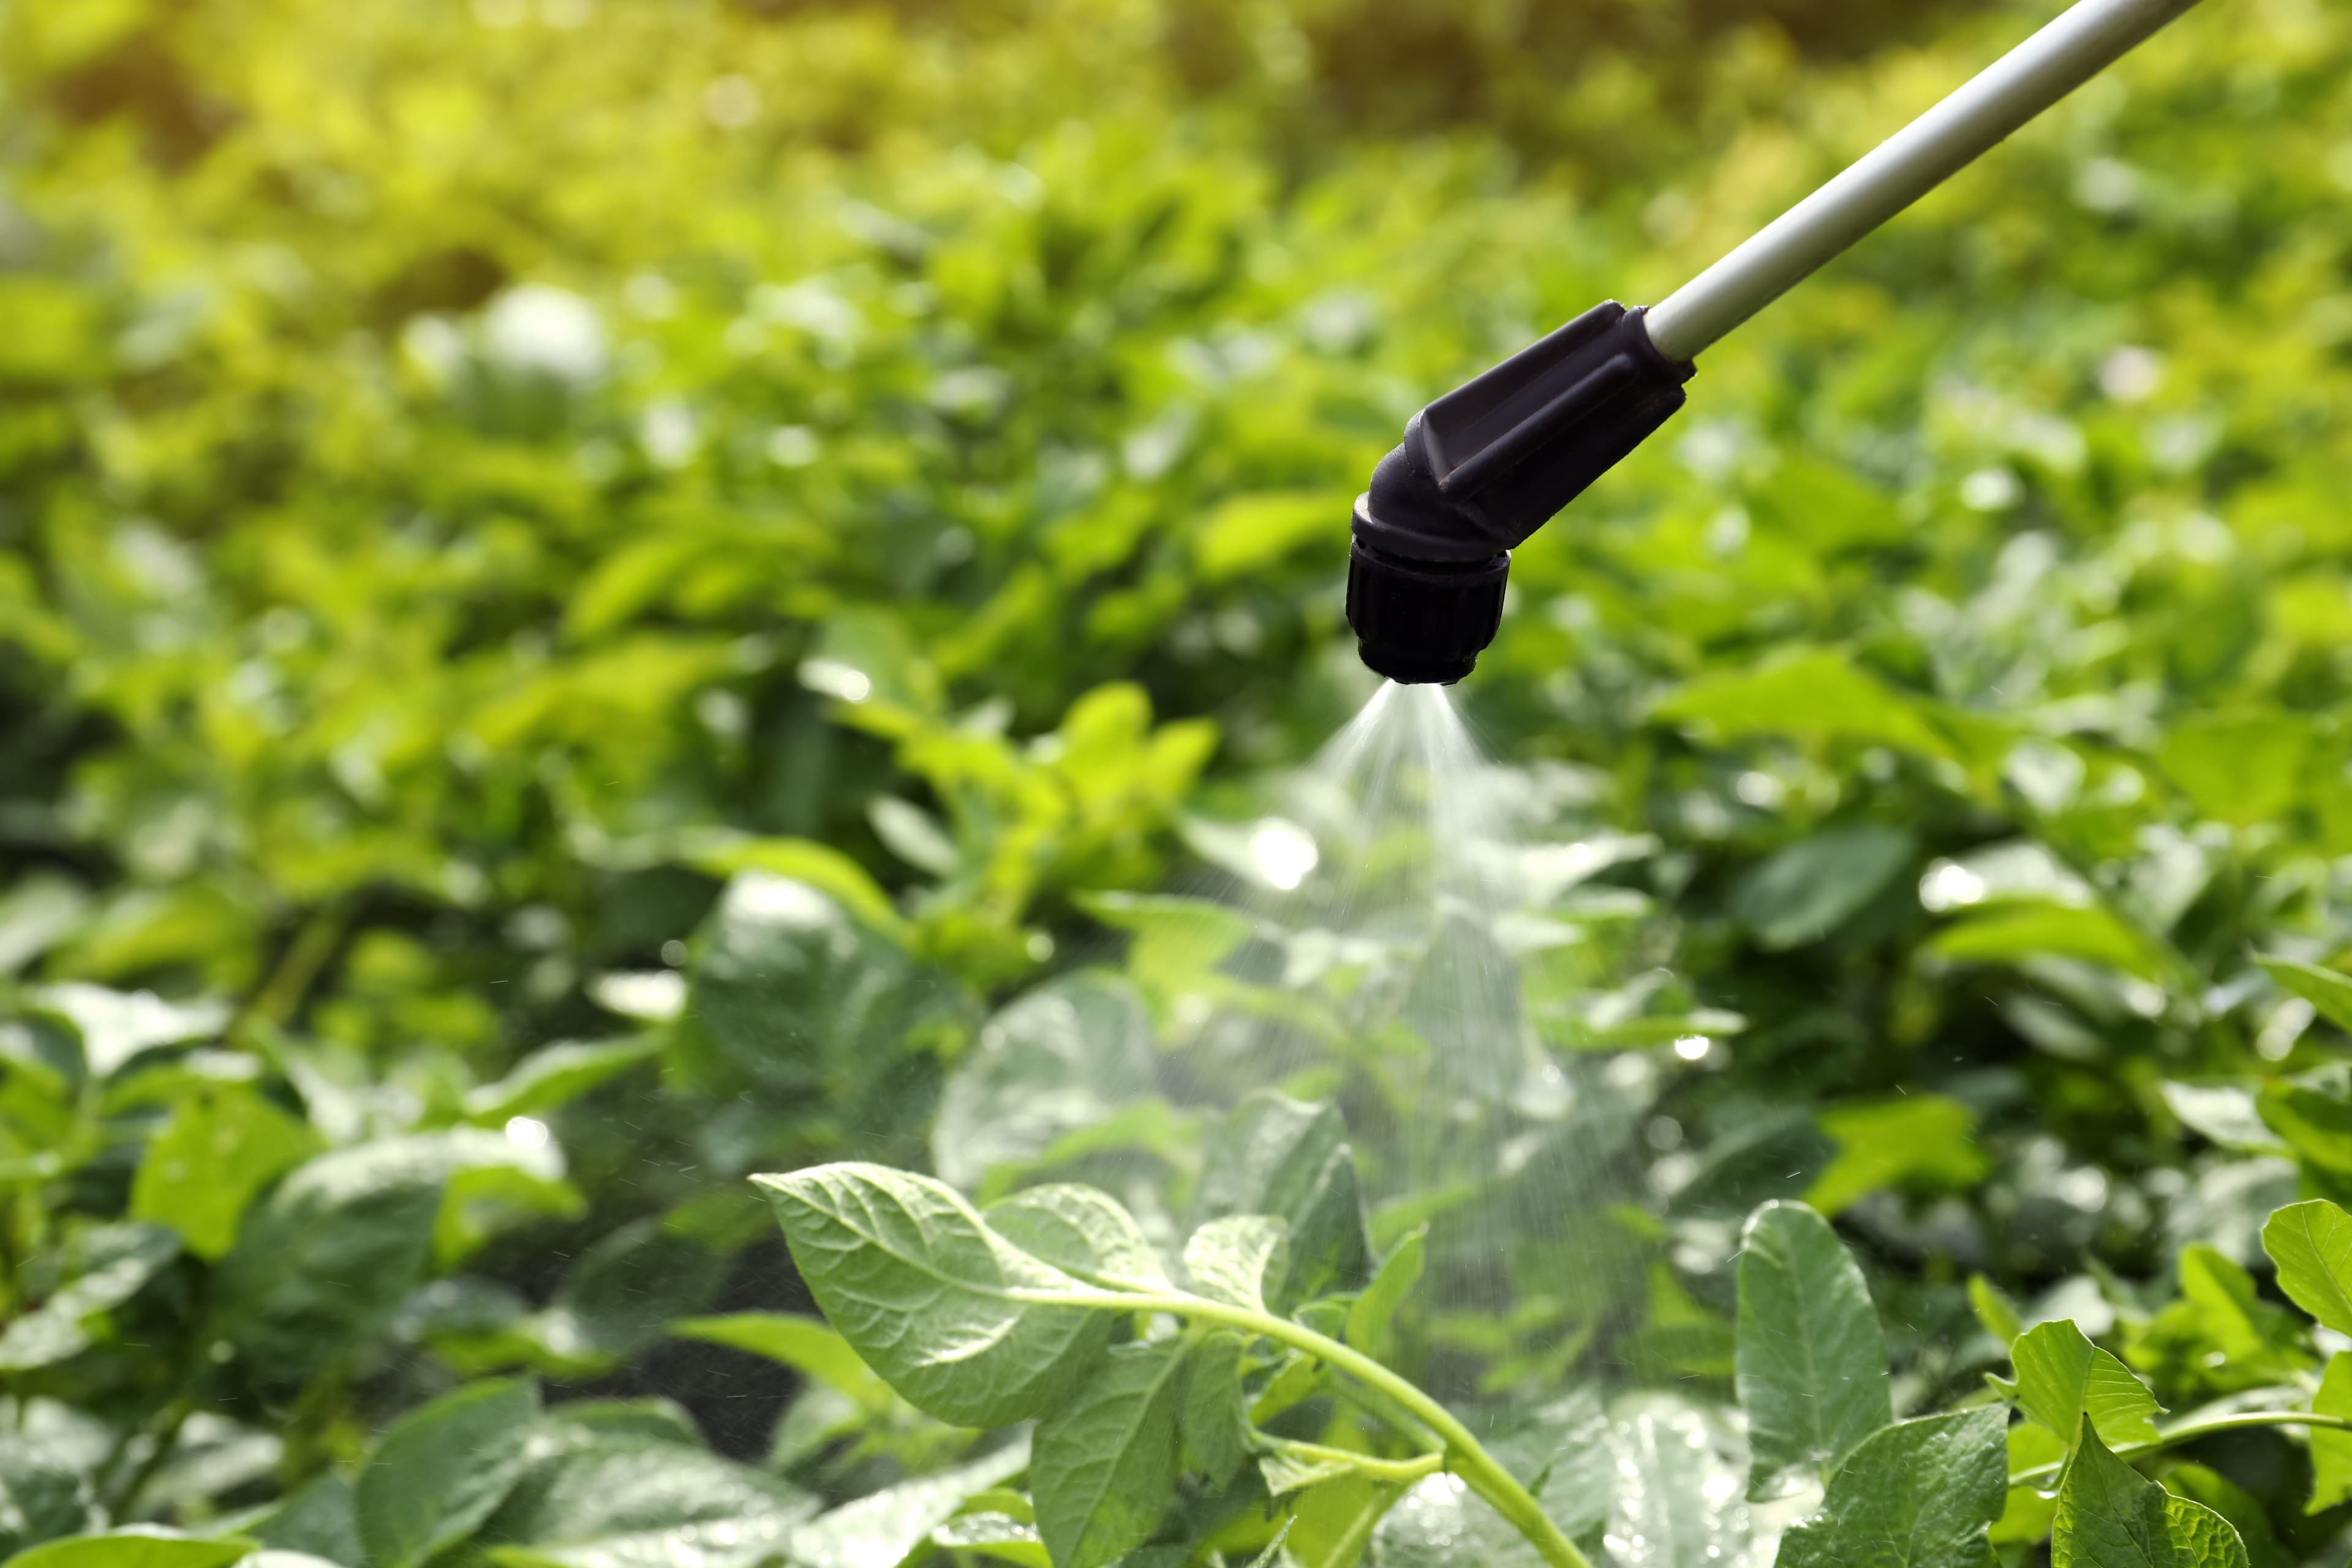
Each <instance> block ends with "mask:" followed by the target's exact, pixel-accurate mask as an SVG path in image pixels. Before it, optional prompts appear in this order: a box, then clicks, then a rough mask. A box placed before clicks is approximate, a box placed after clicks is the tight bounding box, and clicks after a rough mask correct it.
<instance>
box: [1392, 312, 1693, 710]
mask: <svg viewBox="0 0 2352 1568" xmlns="http://www.w3.org/2000/svg"><path fill="white" fill-rule="evenodd" d="M1691 375H1692V370H1691V367H1690V366H1689V365H1687V364H1685V363H1683V362H1682V361H1680V360H1676V359H1672V358H1669V357H1668V356H1667V355H1665V354H1664V353H1660V352H1659V350H1658V347H1657V345H1656V344H1654V343H1653V342H1651V341H1650V334H1649V331H1648V329H1647V328H1645V327H1644V326H1643V324H1642V312H1641V311H1639V310H1626V309H1625V307H1624V306H1622V305H1620V304H1618V303H1616V302H1615V301H1614V300H1611V301H1609V302H1608V303H1606V304H1601V305H1596V306H1594V307H1593V308H1592V309H1591V310H1587V311H1586V312H1585V313H1584V314H1582V315H1581V316H1579V317H1578V318H1577V319H1576V320H1574V321H1570V323H1569V324H1568V325H1566V326H1564V327H1562V328H1560V329H1559V331H1556V332H1554V333H1552V334H1551V335H1550V336H1549V337H1547V338H1545V339H1544V340H1543V341H1542V342H1538V343H1537V344H1535V345H1534V346H1533V347H1531V348H1528V349H1526V350H1523V351H1521V352H1520V353H1516V354H1514V355H1512V356H1511V357H1510V358H1509V359H1507V360H1505V361H1504V362H1503V363H1501V364H1498V365H1496V367H1495V368H1494V369H1492V370H1490V371H1488V372H1486V374H1484V375H1481V376H1479V377H1477V378H1476V379H1475V380H1474V381H1471V382H1468V383H1466V384H1464V385H1461V386H1458V387H1456V388H1455V389H1454V390H1453V391H1452V392H1449V393H1447V394H1446V395H1444V396H1443V397H1441V398H1439V399H1438V400H1437V401H1436V402H1434V403H1433V404H1431V405H1429V406H1428V407H1426V408H1424V409H1423V410H1422V411H1421V412H1420V413H1418V414H1416V415H1414V416H1412V422H1411V423H1410V424H1408V425H1407V426H1405V429H1404V443H1403V445H1402V446H1400V447H1397V448H1396V449H1395V450H1394V451H1392V452H1391V453H1390V454H1389V455H1388V456H1387V457H1386V458H1381V465H1380V467H1379V468H1377V469H1375V470H1374V471H1373V474H1372V488H1371V489H1370V492H1369V493H1368V494H1366V495H1364V496H1363V497H1362V498H1360V500H1358V501H1357V502H1356V522H1355V549H1354V551H1353V552H1351V554H1350V555H1349V563H1348V624H1349V626H1353V627H1354V628H1355V629H1356V637H1357V642H1358V646H1359V647H1360V650H1361V651H1362V654H1363V658H1364V662H1365V663H1366V664H1368V665H1370V667H1371V668H1373V669H1374V670H1376V671H1377V672H1379V673H1380V674H1381V675H1385V676H1387V677H1388V678H1389V679H1391V680H1399V681H1405V682H1408V683H1414V684H1430V683H1433V682H1444V683H1447V684H1451V683H1452V682H1454V681H1456V680H1459V679H1462V678H1463V677H1464V676H1465V675H1467V674H1469V673H1470V671H1471V668H1473V667H1474V666H1475V664H1476V663H1477V662H1478V655H1479V654H1480V653H1482V652H1484V651H1485V650H1486V645H1487V644H1488V643H1490V642H1492V641H1494V639H1495V633H1496V629H1497V628H1498V626H1500V623H1501V618H1502V613H1503V583H1504V579H1505V578H1506V577H1507V575H1508V574H1509V572H1510V566H1511V556H1510V552H1512V551H1513V550H1514V549H1516V548H1517V547H1518V545H1519V543H1520V542H1521V541H1523V540H1525V539H1526V538H1527V537H1528V535H1529V534H1531V533H1533V532H1534V531H1536V530H1537V529H1538V528H1541V527H1542V526H1543V525H1544V523H1545V522H1546V521H1549V519H1550V518H1551V516H1552V515H1553V514H1554V513H1555V512H1557V511H1559V510H1560V508H1562V507H1564V506H1566V505H1567V504H1568V503H1569V502H1570V501H1572V500H1575V499H1576V498H1577V497H1578V496H1580V495H1581V494H1583V493H1584V490H1585V488H1586V487H1587V486H1589V485H1591V483H1592V481H1593V480H1595V479H1599V478H1600V477H1601V475H1602V474H1605V473H1607V472H1608V471H1609V470H1610V469H1611V468H1614V467H1616V466H1617V464H1618V463H1619V462H1620V461H1622V459H1623V458H1625V457H1626V455H1627V454H1629V453H1630V452H1632V451H1633V448H1634V447H1638V446H1640V445H1641V444H1642V443H1643V441H1645V440H1647V439H1648V438H1649V437H1651V436H1652V435H1653V434H1654V433H1655V432H1656V430H1657V428H1658V426H1661V425H1664V423H1665V422H1666V421H1667V420H1668V419H1669V418H1671V417H1673V416H1674V414H1675V410H1676V409H1678V408H1680V407H1681V406H1682V405H1683V403H1684V401H1685V399H1684V394H1683V384H1684V383H1685V382H1686V381H1688V380H1689V379H1690V378H1691Z"/></svg>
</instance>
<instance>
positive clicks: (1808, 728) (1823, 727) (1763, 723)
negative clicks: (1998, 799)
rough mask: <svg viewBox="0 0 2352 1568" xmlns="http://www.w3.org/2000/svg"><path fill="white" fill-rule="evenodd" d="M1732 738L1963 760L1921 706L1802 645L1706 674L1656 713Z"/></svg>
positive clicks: (1836, 656)
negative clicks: (1769, 737) (1797, 740)
mask: <svg viewBox="0 0 2352 1568" xmlns="http://www.w3.org/2000/svg"><path fill="white" fill-rule="evenodd" d="M1652 717H1653V718H1654V719H1659V720H1663V721H1666V722H1668V723H1675V724H1685V725H1692V726H1695V727H1696V728H1699V729H1702V730H1706V731H1709V732H1711V733H1713V734H1716V735H1719V736H1723V737H1726V738H1731V737H1737V736H1741V735H1759V734H1785V735H1803V736H1809V737H1811V738H1814V739H1817V740H1824V741H1829V740H1837V741H1853V742H1871V743H1876V744H1879V745H1885V746H1893V747H1895V748H1897V749H1899V750H1902V751H1907V752H1919V753H1921V754H1923V755H1927V756H1931V757H1948V758H1950V759H1952V760H1953V761H1956V762H1957V761H1961V760H1963V759H1962V758H1961V757H1960V755H1959V753H1958V752H1957V751H1956V750H1955V748H1954V747H1953V745H1952V742H1950V741H1949V740H1948V738H1947V737H1946V736H1945V735H1944V734H1943V733H1942V732H1941V731H1938V730H1937V728H1936V726H1935V725H1934V724H1932V723H1931V722H1929V721H1928V720H1927V718H1926V717H1925V715H1924V713H1923V711H1922V709H1921V707H1920V705H1919V704H1918V703H1917V702H1916V701H1915V700H1913V699H1912V698H1910V697H1909V696H1907V695H1906V694H1905V693H1902V692H1899V691H1897V690H1895V689H1894V688H1892V687H1890V686H1888V685H1886V684H1885V682H1883V681H1881V680H1880V679H1877V677H1875V676H1873V675H1868V674H1865V673H1864V672H1863V671H1862V670H1860V669H1857V668H1854V666H1853V664H1852V663H1851V662H1849V661H1848V660H1847V658H1846V657H1845V656H1844V655H1843V654H1842V653H1839V652H1837V651H1836V650H1834V649H1832V648H1795V649H1790V650H1788V651H1786V652H1783V653H1780V654H1776V655H1774V656H1773V657H1772V658H1769V659H1767V660H1766V661H1765V662H1764V663H1762V664H1760V665H1759V666H1757V667H1756V668H1753V669H1748V670H1738V671H1731V670H1724V671H1717V672H1715V673H1711V674H1706V675H1702V676H1700V677H1698V678H1697V679H1695V680H1693V681H1691V682H1690V683H1689V684H1687V685H1685V686H1684V687H1682V688H1681V689H1678V690H1676V691H1675V692H1673V693H1672V694H1671V695H1669V696H1668V697H1667V698H1666V699H1665V700H1664V701H1663V702H1660V703H1659V704H1658V705H1657V707H1656V708H1654V710H1652Z"/></svg>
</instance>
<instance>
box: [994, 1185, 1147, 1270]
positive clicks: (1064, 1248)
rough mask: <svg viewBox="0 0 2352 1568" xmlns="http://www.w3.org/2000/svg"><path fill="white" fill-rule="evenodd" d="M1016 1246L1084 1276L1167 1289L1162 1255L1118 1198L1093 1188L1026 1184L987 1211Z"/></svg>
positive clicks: (1001, 1232) (1056, 1266) (996, 1230)
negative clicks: (1157, 1251)
mask: <svg viewBox="0 0 2352 1568" xmlns="http://www.w3.org/2000/svg"><path fill="white" fill-rule="evenodd" d="M982 1217H983V1218H984V1219H985V1220H986V1221H987V1222H988V1226H989V1228H990V1229H991V1230H993V1231H994V1232H996V1234H997V1235H999V1236H1001V1237H1003V1238H1004V1239H1005V1240H1007V1241H1009V1242H1011V1243H1013V1246H1015V1247H1020V1248H1022V1249H1023V1250H1024V1251H1025V1252H1028V1253H1031V1254H1033V1255H1034V1256H1035V1257H1038V1258H1044V1259H1045V1261H1046V1262H1048V1263H1050V1264H1052V1265H1053V1266H1054V1267H1055V1268H1059V1269H1061V1270H1062V1271H1063V1272H1064V1273H1066V1274H1070V1275H1073V1276H1075V1277H1076V1278H1078V1279H1087V1280H1091V1281H1097V1282H1108V1283H1110V1284H1114V1285H1123V1286H1126V1287H1128V1288H1129V1289H1138V1290H1164V1289H1167V1287H1168V1276H1167V1273H1166V1271H1165V1270H1163V1269H1162V1268H1160V1255H1159V1254H1158V1253H1156V1252H1154V1251H1152V1249H1151V1244H1150V1242H1148V1241H1146V1240H1144V1238H1143V1232H1142V1231H1140V1230H1139V1229H1138V1228H1137V1227H1136V1224H1135V1216H1134V1215H1130V1214H1129V1213H1128V1212H1127V1210H1125V1209H1124V1208H1121V1207H1120V1206H1119V1205H1118V1200H1116V1199H1114V1198H1112V1197H1110V1196H1109V1195H1108V1194H1105V1193H1102V1192H1099V1191H1097V1190H1096V1189H1095V1188H1093V1187H1079V1186H1061V1185H1057V1186H1047V1187H1026V1188H1024V1189H1023V1190H1022V1191H1020V1192H1018V1193H1016V1194H1013V1196H1011V1197H1009V1198H1006V1199H1004V1200H1003V1202H1002V1203H996V1204H992V1205H989V1207H988V1209H987V1210H986V1212H985V1213H984V1215H982Z"/></svg>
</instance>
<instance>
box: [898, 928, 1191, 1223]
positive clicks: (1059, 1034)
mask: <svg viewBox="0 0 2352 1568" xmlns="http://www.w3.org/2000/svg"><path fill="white" fill-rule="evenodd" d="M1156 1071H1157V1065H1156V1061H1155V1054H1154V1052H1153V1049H1152V1045H1151V1019H1150V1015H1149V1014H1147V1013H1146V1012H1145V1011H1144V1007H1143V1002H1142V999H1141V998H1140V997H1139V996H1138V995H1137V994H1135V990H1134V988H1133V987H1132V986H1130V985H1129V984H1127V983H1126V982H1125V981H1123V980H1120V979H1118V978H1116V977H1115V976H1109V975H1102V974H1093V973H1081V974H1074V975H1070V976H1067V977H1066V978H1064V979H1060V980H1056V981H1055V982H1053V983H1052V984H1047V985H1045V986H1042V987H1040V988H1039V989H1037V990H1035V991H1033V992H1031V993H1029V994H1027V995H1025V996H1023V997H1022V998H1021V999H1020V1000H1019V1001H1016V1002H1014V1003H1013V1004H1012V1005H1009V1006H1007V1007H1005V1008H1004V1009H1003V1011H1001V1012H999V1013H998V1014H996V1015H995V1016H993V1017H992V1018H990V1019H989V1020H988V1022H987V1023H986V1024H984V1025H982V1027H981V1030H980V1034H979V1036H978V1037H977V1038H975V1039H974V1040H973V1042H972V1044H971V1048H970V1049H968V1050H966V1051H965V1052H964V1053H963V1055H962V1056H961V1057H959V1058H957V1060H956V1064H955V1068H954V1070H953V1071H952V1072H950V1074H949V1077H948V1082H947V1088H946V1089H945V1091H944V1092H943V1093H942V1095H941V1097H940V1114H939V1120H938V1121H937V1122H936V1123H935V1124H934V1126H933V1128H932V1130H931V1160H932V1163H933V1166H934V1167H935V1168H936V1169H937V1170H938V1172H939V1173H940V1176H942V1177H943V1178H945V1179H946V1180H947V1181H949V1182H950V1183H952V1184H955V1185H957V1186H960V1187H962V1188H964V1189H965V1190H967V1191H973V1190H977V1189H979V1188H981V1187H982V1184H984V1182H985V1181H986V1179H987V1177H988V1175H989V1173H991V1172H992V1171H997V1170H1001V1169H1004V1168H1008V1167H1020V1166H1023V1165H1026V1164H1028V1163H1031V1162H1033V1161H1035V1160H1038V1159H1040V1158H1041V1157H1043V1156H1044V1155H1045V1153H1046V1152H1048V1151H1049V1150H1051V1149H1052V1148H1053V1147H1054V1146H1055V1143H1056V1142H1059V1141H1060V1140H1061V1139H1063V1138H1065V1137H1066V1136H1067V1135H1069V1134H1071V1133H1073V1132H1076V1131H1081V1130H1083V1129H1086V1128H1089V1127H1093V1126H1096V1125H1098V1124H1099V1123H1100V1122H1101V1121H1103V1120H1104V1119H1105V1118H1107V1117H1108V1115H1109V1114H1110V1113H1111V1111H1112V1110H1113V1109H1114V1108H1115V1107H1118V1106H1120V1105H1124V1104H1129V1103H1131V1102H1133V1101H1136V1100H1141V1099H1143V1098H1144V1097H1146V1096H1148V1095H1150V1093H1151V1092H1152V1089H1153V1079H1154V1074H1155V1073H1156Z"/></svg>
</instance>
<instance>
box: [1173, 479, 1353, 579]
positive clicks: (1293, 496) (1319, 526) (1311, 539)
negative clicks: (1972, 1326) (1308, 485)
mask: <svg viewBox="0 0 2352 1568" xmlns="http://www.w3.org/2000/svg"><path fill="white" fill-rule="evenodd" d="M1354 502H1355V497H1354V496H1353V495H1351V494H1350V493H1349V492H1348V491H1346V490H1338V489H1332V490H1257V491H1252V492H1249V493H1246V494H1244V495H1237V496H1229V497H1227V498H1226V499H1225V500H1223V501H1222V502H1220V503H1219V504H1218V505H1217V507H1216V508H1215V509H1214V510H1212V511H1211V512H1210V513H1209V515H1208V517H1207V518H1205V519H1204V520H1202V522H1201V524H1200V527H1199V529H1198V530H1197V531H1195V532H1194V533H1193V534H1192V553H1193V559H1194V561H1195V562H1196V563H1198V564H1199V567H1200V571H1201V575H1202V578H1203V579H1204V580H1206V581H1208V582H1211V583H1222V582H1227V581H1230V580H1231V579H1233V578H1235V577H1240V576H1244V575H1246V574H1250V573H1254V572H1261V571H1264V570H1265V569H1266V568H1267V567H1269V566H1271V565H1273V564H1274V563H1276V561H1279V560H1280V559H1281V558H1282V557H1283V556H1285V555H1287V554H1289V553H1290V552H1292V551H1294V550H1297V549H1298V548H1299V547H1300V546H1302V545H1306V544H1317V545H1326V546H1328V544H1329V543H1330V542H1331V541H1333V540H1335V539H1337V538H1339V533H1337V532H1334V531H1333V530H1334V528H1335V527H1337V528H1340V529H1341V531H1344V521H1345V520H1346V518H1347V517H1348V516H1349V509H1350V508H1351V507H1352V506H1353V505H1354Z"/></svg>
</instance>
